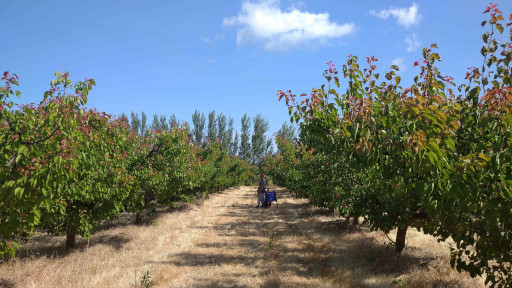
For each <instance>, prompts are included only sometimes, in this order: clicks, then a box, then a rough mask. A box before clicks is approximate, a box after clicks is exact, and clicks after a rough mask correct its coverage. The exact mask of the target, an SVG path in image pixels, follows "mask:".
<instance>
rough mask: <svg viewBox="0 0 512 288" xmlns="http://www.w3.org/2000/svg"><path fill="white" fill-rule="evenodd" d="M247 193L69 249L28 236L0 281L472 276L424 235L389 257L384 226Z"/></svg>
mask: <svg viewBox="0 0 512 288" xmlns="http://www.w3.org/2000/svg"><path fill="white" fill-rule="evenodd" d="M255 190H256V187H240V188H236V189H235V188H232V189H228V190H225V191H223V192H221V193H219V194H215V195H211V196H210V197H209V199H206V200H205V201H204V202H203V203H202V204H200V205H187V206H186V207H185V208H182V209H178V210H179V211H173V212H160V213H158V215H157V216H156V217H155V218H154V220H153V221H151V223H147V224H145V225H132V224H130V225H127V224H124V225H121V224H119V223H117V224H115V225H114V224H110V225H103V227H102V228H101V229H100V231H98V232H96V233H95V234H94V235H93V236H92V237H91V239H90V242H89V243H87V240H86V239H80V240H79V243H78V244H79V249H77V250H76V251H74V252H72V253H69V254H65V253H63V250H62V245H63V244H62V243H63V242H64V237H54V236H47V235H44V234H40V235H36V236H35V237H33V239H32V240H31V241H29V243H27V244H25V245H24V246H23V247H22V249H21V251H20V258H18V259H16V260H14V261H9V262H7V263H5V262H4V263H1V262H0V263H1V264H0V287H141V284H143V283H141V281H142V280H143V279H142V277H143V274H144V272H146V271H148V270H149V274H150V275H151V280H152V281H153V282H154V286H153V287H393V286H395V284H397V283H402V282H401V281H405V280H408V281H414V279H415V278H414V277H421V278H423V277H425V276H426V274H425V273H427V272H429V271H430V272H432V271H431V270H432V269H434V270H438V271H437V272H436V273H437V277H438V279H437V280H436V279H435V277H434V276H430V275H429V276H428V277H430V278H434V280H435V281H437V282H436V283H438V284H439V285H440V286H439V287H444V286H445V285H446V286H450V285H452V284H455V285H456V286H455V287H457V285H462V286H461V287H475V286H474V284H476V285H479V283H480V282H479V281H475V280H468V279H467V277H466V276H465V275H462V274H458V273H455V272H452V271H451V270H450V269H449V266H448V267H444V266H446V265H445V264H446V263H444V262H445V260H443V259H444V258H443V257H445V256H446V255H445V254H446V253H447V251H446V250H445V249H446V247H445V246H440V245H438V246H432V247H438V248H432V247H430V248H429V249H427V250H426V249H423V248H419V247H416V248H415V246H414V245H413V244H414V241H416V242H418V241H419V242H418V243H419V244H418V245H417V246H423V245H424V243H423V242H422V241H427V240H424V239H423V238H424V237H425V236H423V235H422V234H420V233H417V234H418V235H416V234H414V233H410V235H411V236H410V238H408V244H409V246H411V243H413V244H412V246H411V249H409V252H407V250H406V252H405V253H404V254H403V255H402V256H400V257H396V256H395V255H394V252H393V248H392V247H389V245H386V241H387V240H386V238H385V235H383V233H380V232H370V231H368V229H367V228H365V227H359V226H354V225H352V224H347V223H346V222H344V221H341V219H339V218H335V217H333V216H330V214H329V213H327V212H326V211H324V210H322V209H318V208H314V207H312V206H311V205H309V204H308V202H307V200H303V199H295V198H293V197H292V195H291V193H289V192H287V191H285V190H283V189H277V191H278V201H279V207H276V205H275V204H273V205H272V207H270V208H269V209H261V208H255V207H254V206H255V204H256V197H255ZM378 233H380V234H378ZM415 235H416V236H415ZM421 237H423V238H421ZM428 241H430V240H428ZM432 241H434V242H435V240H432ZM438 266H439V267H438ZM430 272H429V273H430ZM454 281H455V282H454ZM467 281H472V282H467ZM410 283H415V282H410ZM419 283H421V282H419ZM466 284H467V285H466ZM416 286H417V285H416ZM395 287H396V286H395ZM436 287H437V286H436ZM477 287H478V286H477Z"/></svg>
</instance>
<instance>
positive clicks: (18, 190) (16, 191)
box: [14, 187, 25, 197]
mask: <svg viewBox="0 0 512 288" xmlns="http://www.w3.org/2000/svg"><path fill="white" fill-rule="evenodd" d="M24 191H25V188H23V187H16V189H14V196H16V197H21V196H23V192H24Z"/></svg>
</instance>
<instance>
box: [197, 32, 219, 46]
mask: <svg viewBox="0 0 512 288" xmlns="http://www.w3.org/2000/svg"><path fill="white" fill-rule="evenodd" d="M200 38H201V40H203V41H204V42H206V44H208V45H210V46H215V44H216V43H217V42H219V41H222V40H224V33H218V34H216V35H215V36H213V37H200Z"/></svg>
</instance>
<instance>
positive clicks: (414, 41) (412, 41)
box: [405, 33, 421, 52]
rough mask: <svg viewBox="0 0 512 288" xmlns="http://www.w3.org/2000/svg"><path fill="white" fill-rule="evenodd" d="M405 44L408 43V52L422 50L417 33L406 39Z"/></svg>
mask: <svg viewBox="0 0 512 288" xmlns="http://www.w3.org/2000/svg"><path fill="white" fill-rule="evenodd" d="M405 43H407V52H413V51H416V50H417V49H418V48H420V45H421V42H420V41H419V40H418V35H417V34H416V33H412V34H410V35H407V37H405Z"/></svg>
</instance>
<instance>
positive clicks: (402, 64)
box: [391, 57, 407, 72]
mask: <svg viewBox="0 0 512 288" xmlns="http://www.w3.org/2000/svg"><path fill="white" fill-rule="evenodd" d="M391 65H396V66H398V68H400V71H401V72H403V71H405V70H406V68H407V66H405V59H404V58H403V57H398V58H395V59H393V61H391Z"/></svg>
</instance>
